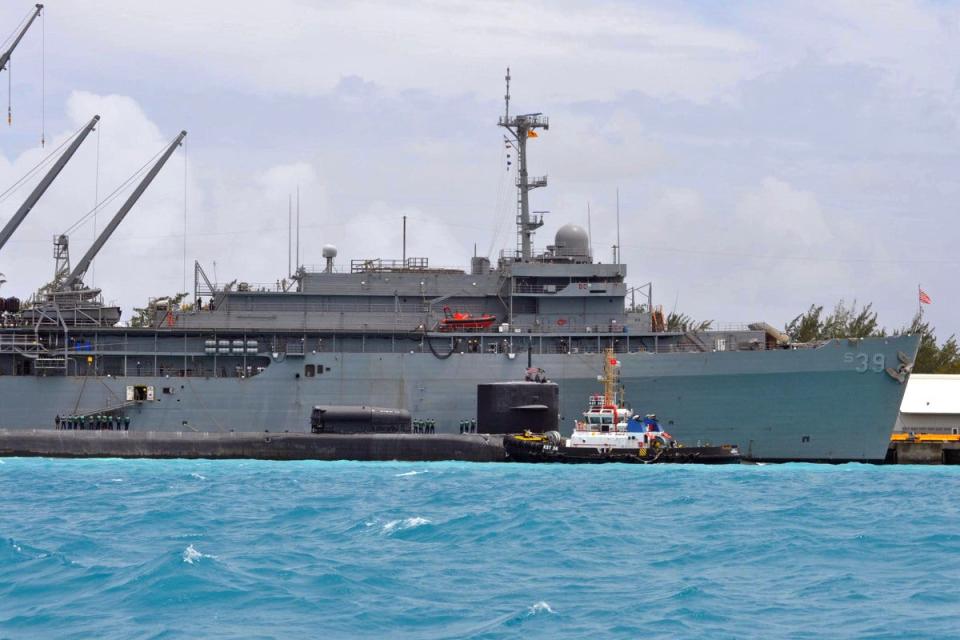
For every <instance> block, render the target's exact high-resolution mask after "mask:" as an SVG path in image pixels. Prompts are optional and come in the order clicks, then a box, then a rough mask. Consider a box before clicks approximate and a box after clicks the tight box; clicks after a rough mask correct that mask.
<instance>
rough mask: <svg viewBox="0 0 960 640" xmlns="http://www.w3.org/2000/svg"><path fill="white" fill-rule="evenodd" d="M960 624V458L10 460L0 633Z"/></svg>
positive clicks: (482, 634)
mask: <svg viewBox="0 0 960 640" xmlns="http://www.w3.org/2000/svg"><path fill="white" fill-rule="evenodd" d="M958 635H960V468H958V467H953V468H951V467H878V466H868V465H853V464H852V465H840V466H818V465H806V464H787V465H762V466H747V465H743V466H729V467H697V466H672V465H650V466H627V465H602V466H590V467H587V466H551V465H518V464H514V465H508V464H471V463H431V464H409V463H355V462H334V463H330V462H292V463H291V462H259V461H226V462H225V461H186V460H176V461H150V460H48V459H13V458H7V459H2V460H0V638H304V637H315V638H508V637H509V638H514V637H523V638H527V639H529V638H587V637H609V638H637V637H644V638H658V637H662V638H679V637H700V638H702V637H709V638H751V637H753V638H776V637H795V638H820V637H831V638H854V637H857V638H943V637H957V636H958Z"/></svg>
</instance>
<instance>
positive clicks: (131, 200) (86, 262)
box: [62, 131, 187, 290]
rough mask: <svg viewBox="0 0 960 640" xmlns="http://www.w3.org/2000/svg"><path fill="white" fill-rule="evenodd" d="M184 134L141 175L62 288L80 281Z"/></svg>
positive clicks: (72, 286)
mask: <svg viewBox="0 0 960 640" xmlns="http://www.w3.org/2000/svg"><path fill="white" fill-rule="evenodd" d="M186 135H187V132H186V131H181V132H180V134H179V135H178V136H177V137H176V138H174V140H173V142H171V143H170V146H169V147H167V148H166V150H165V151H164V152H163V155H161V156H160V158H159V159H158V160H157V161H156V162H155V163H154V165H153V166H152V167H151V168H150V171H148V172H147V175H145V176H144V177H143V179H142V180H141V181H140V183H139V184H138V185H137V187H136V189H134V190H133V193H131V194H130V197H128V198H127V201H126V202H124V203H123V206H122V207H120V210H119V211H117V213H116V215H114V216H113V218H112V219H111V220H110V223H109V224H108V225H107V226H106V228H105V229H104V230H103V232H102V233H101V234H100V235H99V236H97V239H96V240H95V241H94V243H93V244H92V245H91V246H90V248H89V249H87V252H86V253H85V254H84V255H83V257H82V258H81V259H80V261H79V262H78V263H77V266H76V267H74V269H73V271H72V272H70V275H69V276H67V278H66V280H65V281H64V282H63V285H62V289H63V290H70V289H77V288H78V285H80V284H81V281H82V280H83V276H84V275H86V273H87V269H88V268H90V263H91V262H93V259H94V258H95V257H96V256H97V253H99V252H100V249H102V248H103V245H104V244H106V242H107V240H109V239H110V236H111V235H113V232H114V231H116V230H117V227H118V226H120V223H121V222H123V219H124V217H126V215H127V214H128V213H130V209H132V208H133V205H135V204H136V203H137V200H139V199H140V196H142V195H143V192H144V191H146V190H147V187H149V186H150V183H151V182H153V179H154V178H156V177H157V174H158V173H160V169H162V168H163V165H164V164H166V162H167V160H169V159H170V156H172V155H173V152H174V151H175V150H176V149H177V147H179V146H180V143H181V142H182V141H183V139H184V138H185V137H186Z"/></svg>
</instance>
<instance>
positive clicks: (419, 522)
mask: <svg viewBox="0 0 960 640" xmlns="http://www.w3.org/2000/svg"><path fill="white" fill-rule="evenodd" d="M425 524H430V520H428V519H427V518H421V517H419V516H414V517H413V518H403V519H402V520H391V521H390V522H388V523H386V524H385V525H383V527H382V528H381V529H380V532H381V533H383V534H384V535H388V536H389V535H391V534H394V533H397V532H399V531H406V530H407V529H415V528H417V527H422V526H423V525H425Z"/></svg>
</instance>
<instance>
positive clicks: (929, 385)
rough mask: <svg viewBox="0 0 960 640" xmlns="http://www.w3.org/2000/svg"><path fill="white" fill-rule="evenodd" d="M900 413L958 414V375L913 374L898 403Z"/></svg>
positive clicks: (959, 404) (959, 382) (959, 381)
mask: <svg viewBox="0 0 960 640" xmlns="http://www.w3.org/2000/svg"><path fill="white" fill-rule="evenodd" d="M900 411H901V412H902V413H956V414H960V375H948V374H933V373H914V374H912V375H911V376H910V379H909V381H908V382H907V390H906V392H904V394H903V402H902V403H900Z"/></svg>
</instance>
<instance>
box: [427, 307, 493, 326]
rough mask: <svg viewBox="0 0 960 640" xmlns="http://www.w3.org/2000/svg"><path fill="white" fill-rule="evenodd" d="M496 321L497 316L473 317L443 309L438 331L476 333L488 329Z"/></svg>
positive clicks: (446, 308) (447, 308) (448, 308)
mask: <svg viewBox="0 0 960 640" xmlns="http://www.w3.org/2000/svg"><path fill="white" fill-rule="evenodd" d="M496 321H497V316H494V315H490V314H483V315H479V316H473V315H470V314H469V313H461V312H459V311H458V312H455V313H454V312H452V311H450V307H444V308H443V320H441V321H440V326H439V329H440V331H477V330H480V329H489V328H490V327H491V326H493V323H494V322H496Z"/></svg>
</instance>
